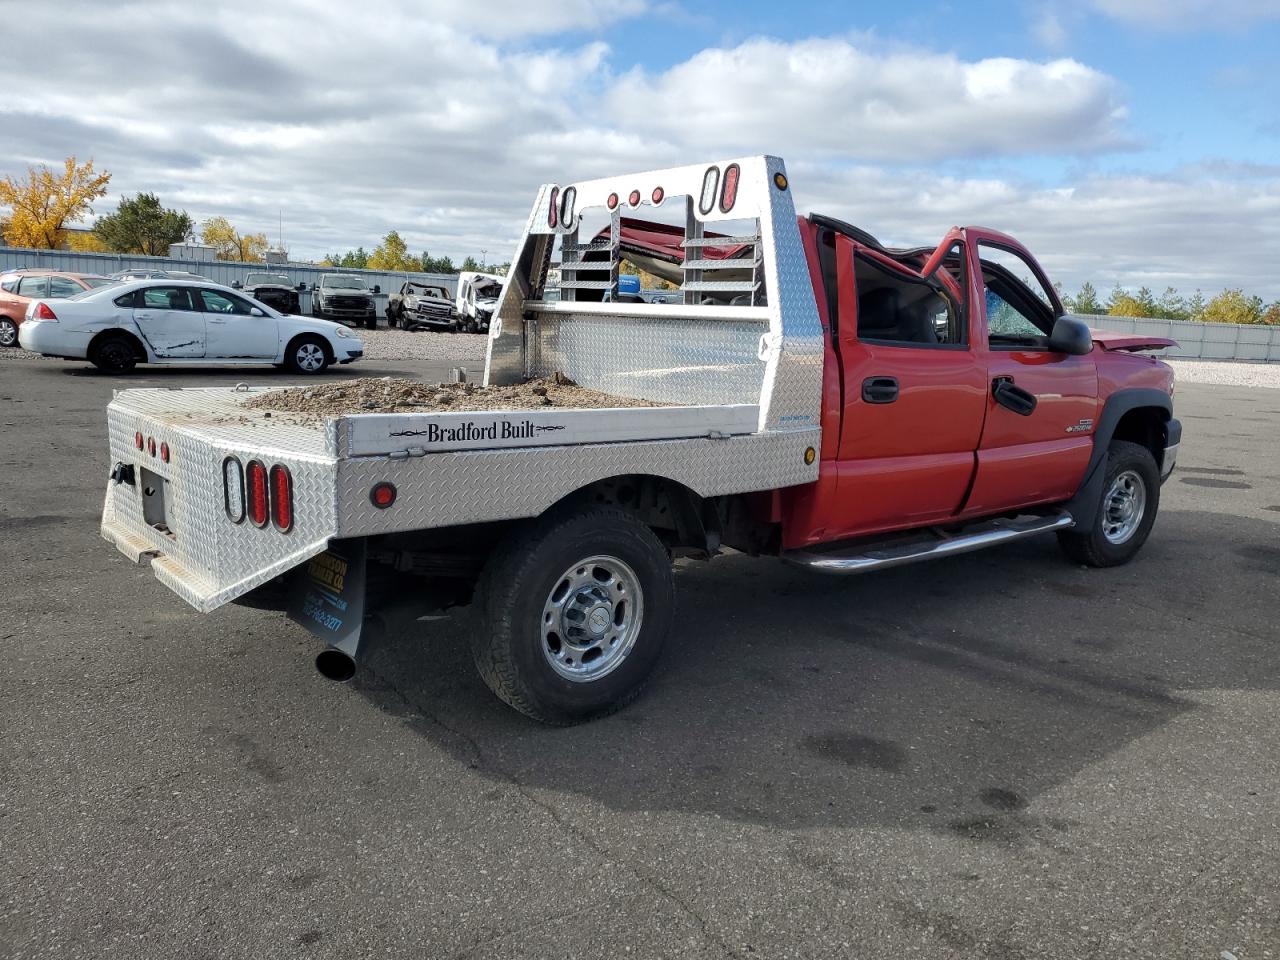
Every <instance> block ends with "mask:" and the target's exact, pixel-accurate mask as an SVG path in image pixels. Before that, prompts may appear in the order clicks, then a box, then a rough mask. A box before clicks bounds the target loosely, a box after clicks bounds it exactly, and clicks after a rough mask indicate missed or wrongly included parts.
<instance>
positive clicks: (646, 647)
mask: <svg viewBox="0 0 1280 960" xmlns="http://www.w3.org/2000/svg"><path fill="white" fill-rule="evenodd" d="M674 598H675V584H674V578H673V576H672V572H671V560H670V557H669V556H668V554H667V551H666V548H665V547H664V546H663V545H662V543H661V541H659V540H658V538H657V537H656V536H654V534H653V531H651V530H650V529H649V528H648V527H646V526H645V525H644V524H643V523H641V522H640V521H639V520H638V519H636V518H635V517H634V516H632V515H631V514H629V513H627V512H626V511H624V510H619V509H616V508H614V507H592V508H587V509H582V510H577V511H574V512H570V513H560V514H558V515H552V516H549V517H544V518H543V519H541V520H539V521H537V522H536V523H535V524H534V525H533V526H532V527H530V528H528V529H527V530H526V531H525V532H524V533H523V534H520V535H517V536H516V537H514V538H513V539H511V540H510V541H508V542H507V543H506V544H504V545H503V546H501V547H499V548H498V550H497V551H496V552H495V553H494V555H493V557H492V558H491V559H490V561H489V563H488V565H487V566H486V568H485V572H484V574H483V576H482V577H481V582H480V587H479V590H478V593H477V598H476V602H477V607H478V610H479V612H480V614H481V624H480V626H479V628H478V629H477V630H476V632H475V633H474V634H473V635H472V638H471V649H472V654H473V656H474V658H475V662H476V666H477V668H478V669H479V671H480V675H481V676H482V677H483V678H484V681H485V683H487V684H488V685H489V688H490V689H491V690H493V692H494V693H495V694H497V695H498V696H499V697H500V698H501V699H502V700H504V701H506V702H507V703H508V704H510V705H511V706H512V707H514V708H515V709H517V710H519V711H520V712H521V713H523V714H525V715H526V716H529V717H533V718H534V719H535V720H540V721H542V722H543V723H551V724H559V725H565V724H571V723H578V722H580V721H583V720H589V719H591V718H592V717H598V716H602V715H604V714H608V713H612V712H613V711H615V710H618V709H620V708H621V707H623V706H625V705H626V704H628V703H630V702H631V701H632V700H634V699H635V698H636V697H637V696H638V695H639V694H640V691H641V689H643V687H644V684H645V681H646V680H647V679H648V678H649V674H650V673H651V672H652V670H653V667H654V665H655V664H656V663H657V660H658V657H659V655H660V654H661V653H662V647H663V644H664V643H665V642H666V636H667V631H668V629H669V627H670V624H671V610H672V606H673V603H674Z"/></svg>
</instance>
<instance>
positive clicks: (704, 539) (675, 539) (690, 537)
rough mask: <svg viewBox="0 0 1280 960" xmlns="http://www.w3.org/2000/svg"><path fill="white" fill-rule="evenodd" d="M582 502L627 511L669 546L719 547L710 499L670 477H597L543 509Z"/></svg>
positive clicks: (629, 475) (717, 528) (548, 509)
mask: <svg viewBox="0 0 1280 960" xmlns="http://www.w3.org/2000/svg"><path fill="white" fill-rule="evenodd" d="M583 503H597V504H598V503H607V504H611V505H614V506H618V507H622V508H623V509H625V510H630V511H631V512H633V513H635V514H637V515H638V516H639V517H640V519H641V520H642V521H643V522H645V523H646V524H648V525H649V526H650V527H652V528H653V529H655V530H658V531H662V532H665V533H667V534H668V536H667V539H669V540H670V541H672V545H677V546H683V547H690V548H692V549H694V550H696V551H698V552H706V553H710V552H714V551H715V549H717V548H718V547H719V543H720V523H719V519H718V515H717V514H716V512H715V510H714V509H710V501H707V500H706V499H704V498H703V497H702V496H700V495H699V494H698V493H697V492H695V491H694V490H692V489H690V488H689V487H687V486H686V485H685V484H683V483H681V482H680V481H679V480H674V479H672V478H670V477H664V476H661V475H659V474H647V473H646V474H621V475H617V476H610V477H601V478H600V479H598V480H594V481H592V482H590V483H586V484H583V485H582V486H580V487H578V488H577V489H576V490H574V491H572V492H571V493H568V494H566V495H565V496H563V497H561V498H560V499H559V500H557V501H556V502H555V503H553V504H552V505H551V506H550V507H548V508H547V510H546V512H548V513H549V512H551V511H555V510H561V509H572V508H574V507H577V506H580V505H582V504H583Z"/></svg>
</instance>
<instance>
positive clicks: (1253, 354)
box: [1080, 315, 1280, 363]
mask: <svg viewBox="0 0 1280 960" xmlns="http://www.w3.org/2000/svg"><path fill="white" fill-rule="evenodd" d="M1080 319H1081V320H1084V321H1085V322H1086V323H1088V324H1089V326H1090V328H1092V329H1094V330H1106V331H1110V332H1112V333H1139V334H1146V335H1148V336H1153V337H1168V338H1169V339H1171V340H1177V341H1178V346H1176V347H1171V348H1169V349H1167V350H1160V351H1153V352H1154V353H1156V355H1157V356H1168V357H1173V358H1174V359H1198V360H1255V361H1256V360H1261V361H1269V362H1272V363H1280V327H1272V326H1263V325H1261V324H1249V323H1198V322H1196V321H1195V320H1160V319H1152V318H1147V317H1110V316H1103V317H1098V316H1085V315H1080Z"/></svg>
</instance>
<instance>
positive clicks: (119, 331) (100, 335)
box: [85, 327, 147, 362]
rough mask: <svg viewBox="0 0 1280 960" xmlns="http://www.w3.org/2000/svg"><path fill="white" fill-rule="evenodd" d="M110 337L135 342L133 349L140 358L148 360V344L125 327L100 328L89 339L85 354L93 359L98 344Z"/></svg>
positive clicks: (144, 360)
mask: <svg viewBox="0 0 1280 960" xmlns="http://www.w3.org/2000/svg"><path fill="white" fill-rule="evenodd" d="M109 337H119V338H121V339H122V340H128V341H129V342H130V343H132V344H133V351H134V353H135V354H137V358H138V360H140V361H142V362H146V360H147V346H146V344H145V343H143V342H142V338H141V337H139V336H138V335H137V334H136V333H134V332H133V331H132V330H126V329H125V328H124V327H108V328H107V329H106V330H100V331H98V332H97V333H95V334H94V335H93V339H92V340H90V341H89V345H88V346H87V347H86V348H85V356H86V357H87V358H88V359H90V360H92V359H93V354H94V351H96V350H97V349H98V344H100V343H102V341H103V340H106V339H108V338H109Z"/></svg>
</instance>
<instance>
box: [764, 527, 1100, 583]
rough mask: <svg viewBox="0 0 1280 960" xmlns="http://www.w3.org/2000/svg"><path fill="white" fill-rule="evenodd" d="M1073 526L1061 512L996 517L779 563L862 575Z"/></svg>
mask: <svg viewBox="0 0 1280 960" xmlns="http://www.w3.org/2000/svg"><path fill="white" fill-rule="evenodd" d="M1073 526H1075V520H1074V519H1073V518H1072V517H1071V514H1069V513H1061V512H1060V513H1053V514H1049V515H1048V516H1026V517H1013V518H1005V517H1000V518H997V519H995V520H984V521H982V522H980V523H975V524H972V525H971V526H968V527H965V528H963V529H962V530H960V531H958V532H956V533H952V534H944V533H935V534H934V535H932V536H930V537H929V538H928V539H924V540H912V541H909V542H906V543H902V542H899V543H892V544H884V545H881V546H875V545H871V546H864V547H857V548H854V549H852V550H848V551H842V550H838V549H837V550H831V551H826V552H816V551H813V550H791V551H789V552H787V553H784V554H783V555H782V559H784V560H786V561H787V562H788V563H792V564H795V565H796V566H800V567H808V568H809V569H810V570H817V571H818V572H820V573H864V572H866V571H868V570H884V569H887V568H888V567H900V566H902V565H904V564H907V563H916V562H917V561H919V560H932V559H934V558H935V557H949V556H953V555H955V554H959V553H969V552H971V551H973V550H982V549H984V548H986V547H992V546H995V545H996V544H998V543H1009V542H1010V541H1013V540H1021V539H1023V538H1024V537H1033V536H1036V535H1037V534H1041V533H1048V532H1049V531H1050V530H1065V529H1067V528H1068V527H1073Z"/></svg>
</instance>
